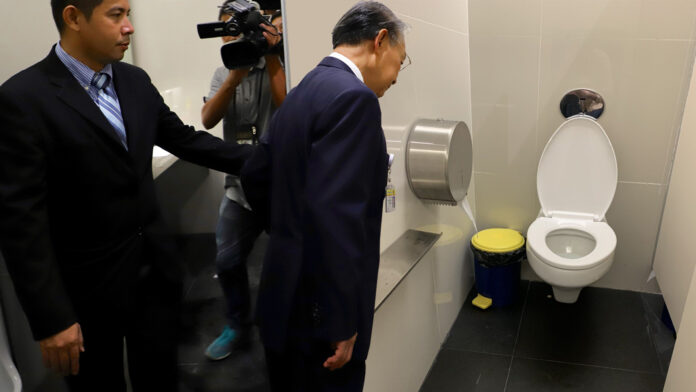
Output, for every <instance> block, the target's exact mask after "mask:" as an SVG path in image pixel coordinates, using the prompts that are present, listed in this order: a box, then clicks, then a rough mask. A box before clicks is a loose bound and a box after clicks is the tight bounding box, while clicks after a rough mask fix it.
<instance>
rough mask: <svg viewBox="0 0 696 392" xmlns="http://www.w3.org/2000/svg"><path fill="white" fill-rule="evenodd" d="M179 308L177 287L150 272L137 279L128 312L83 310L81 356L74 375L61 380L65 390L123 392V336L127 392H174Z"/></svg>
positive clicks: (176, 283)
mask: <svg viewBox="0 0 696 392" xmlns="http://www.w3.org/2000/svg"><path fill="white" fill-rule="evenodd" d="M180 306H181V285H180V283H179V282H172V281H171V280H169V279H167V278H165V277H164V276H163V275H162V274H160V273H158V272H157V271H155V270H150V271H149V273H147V274H146V275H144V276H140V277H139V280H138V282H137V284H136V288H135V296H134V297H133V301H132V302H131V305H130V306H129V307H128V309H126V310H124V311H123V312H103V311H100V310H95V311H93V312H87V311H84V312H83V313H84V316H81V317H80V327H81V329H82V334H83V339H84V347H85V352H83V353H81V355H80V372H79V374H78V375H77V376H68V377H66V382H67V384H68V387H69V389H70V391H72V392H87V391H89V392H94V391H99V392H111V391H114V392H116V391H118V392H123V391H125V390H126V382H125V377H124V366H123V365H124V360H123V352H124V347H123V341H124V337H125V341H126V352H127V358H128V373H129V376H130V380H131V384H132V387H133V391H134V392H140V391H176V390H177V388H178V381H179V380H178V370H177V341H178V332H179V311H180ZM114 313H117V314H114Z"/></svg>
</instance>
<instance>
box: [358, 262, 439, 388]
mask: <svg viewBox="0 0 696 392" xmlns="http://www.w3.org/2000/svg"><path fill="white" fill-rule="evenodd" d="M433 258H434V257H433V255H432V253H430V252H428V253H426V255H425V256H424V257H423V259H421V261H419V262H418V264H416V266H415V267H414V268H413V270H411V272H409V274H408V275H406V277H405V278H404V281H403V282H402V283H401V284H400V285H399V286H398V287H397V288H396V289H395V290H394V292H393V293H392V294H391V295H390V296H389V298H388V299H387V301H385V302H384V303H383V304H382V306H380V308H379V309H378V310H377V312H376V313H375V319H374V324H373V327H372V342H371V346H370V355H369V356H368V358H367V363H366V366H367V371H366V374H365V388H364V390H365V392H383V391H400V392H401V391H403V392H416V391H418V389H419V388H420V385H421V384H422V383H423V380H424V379H425V376H426V375H427V374H428V369H430V366H431V364H432V362H433V360H434V359H435V356H436V355H437V352H438V350H439V349H440V344H441V343H442V340H441V339H440V336H439V332H438V329H437V313H436V309H435V305H434V304H433V301H432V297H431V296H430V295H429V294H426V293H432V292H433V289H434V288H433V275H432V263H433Z"/></svg>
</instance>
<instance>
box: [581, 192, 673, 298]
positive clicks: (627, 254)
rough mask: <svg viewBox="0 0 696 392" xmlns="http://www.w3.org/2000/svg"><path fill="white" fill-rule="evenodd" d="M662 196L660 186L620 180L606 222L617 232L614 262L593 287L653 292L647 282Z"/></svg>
mask: <svg viewBox="0 0 696 392" xmlns="http://www.w3.org/2000/svg"><path fill="white" fill-rule="evenodd" d="M664 199H665V187H664V186H660V185H650V184H637V183H627V182H619V184H618V187H617V189H616V195H615V196H614V201H613V203H612V205H611V207H610V208H609V211H608V212H607V223H608V224H609V226H611V228H612V229H613V230H614V232H615V233H616V241H617V242H616V253H615V255H614V264H613V265H612V267H611V269H610V270H609V272H607V274H606V275H605V276H604V277H603V278H602V279H600V280H599V281H598V282H597V283H595V284H594V285H593V286H598V287H608V288H613V289H620V290H632V291H656V290H657V289H656V287H655V285H654V282H651V283H647V282H646V281H647V279H648V275H649V274H650V270H651V268H652V259H653V253H654V251H655V244H656V241H657V231H658V228H659V224H660V217H661V214H662V206H663V204H664Z"/></svg>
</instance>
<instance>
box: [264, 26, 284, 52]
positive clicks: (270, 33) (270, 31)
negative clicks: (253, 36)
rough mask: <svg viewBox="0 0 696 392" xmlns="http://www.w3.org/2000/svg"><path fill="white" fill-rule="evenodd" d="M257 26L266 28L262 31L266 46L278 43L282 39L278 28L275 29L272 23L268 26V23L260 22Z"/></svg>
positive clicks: (270, 46)
mask: <svg viewBox="0 0 696 392" xmlns="http://www.w3.org/2000/svg"><path fill="white" fill-rule="evenodd" d="M259 26H261V28H262V29H264V30H266V31H264V32H263V36H264V38H266V42H268V47H269V48H272V47H274V46H276V45H278V43H279V42H280V40H281V39H282V36H281V35H280V33H279V32H278V29H276V28H275V26H273V25H271V26H269V25H267V24H263V23H262V24H260V25H259Z"/></svg>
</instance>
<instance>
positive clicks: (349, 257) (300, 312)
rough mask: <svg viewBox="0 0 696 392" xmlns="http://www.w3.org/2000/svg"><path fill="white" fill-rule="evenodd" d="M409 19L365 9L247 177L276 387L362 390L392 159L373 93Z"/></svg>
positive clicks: (389, 79) (391, 78) (372, 6)
mask: <svg viewBox="0 0 696 392" xmlns="http://www.w3.org/2000/svg"><path fill="white" fill-rule="evenodd" d="M404 26H405V25H404V24H403V23H402V22H401V21H400V20H399V19H398V18H396V16H394V13H393V12H391V11H390V10H389V9H388V8H387V7H385V6H384V5H382V4H380V3H377V2H361V3H358V4H356V5H355V6H354V7H353V8H351V9H350V10H349V11H348V12H347V13H346V14H345V15H344V16H343V17H342V18H341V20H340V21H339V22H338V24H337V25H336V27H335V28H334V30H333V45H334V53H332V54H331V55H330V56H328V57H326V58H325V59H323V60H322V61H321V63H320V64H319V65H318V66H317V67H316V68H315V69H314V70H312V71H311V72H310V73H309V74H308V75H307V76H306V77H305V78H304V79H303V80H302V82H300V84H299V85H298V86H297V87H296V88H295V89H294V90H292V91H291V92H290V93H289V94H288V96H287V98H286V99H285V101H284V102H283V106H281V107H280V108H279V109H278V111H277V112H276V115H275V117H274V118H273V120H271V126H270V128H269V130H268V132H267V135H268V137H267V139H266V140H264V139H263V138H262V144H261V146H260V147H259V149H258V150H257V153H255V155H254V156H253V157H252V158H251V159H250V161H249V162H248V165H247V166H246V170H245V171H244V172H243V174H242V185H243V187H244V192H245V194H246V196H247V200H248V201H249V203H250V204H251V206H252V208H253V209H254V211H255V212H256V213H257V214H261V215H262V216H264V217H266V219H265V220H266V222H267V225H268V226H269V228H270V230H269V233H270V242H269V246H268V251H267V253H266V259H265V264H264V269H263V275H262V277H261V287H260V291H259V302H258V307H257V309H258V321H259V328H260V332H261V337H262V339H263V343H264V346H265V347H266V359H267V363H268V368H269V374H270V381H271V387H272V389H273V390H274V391H360V390H362V387H363V382H364V378H365V359H366V358H367V352H368V349H369V345H370V335H371V331H372V319H373V314H374V303H375V290H376V284H377V268H378V264H379V238H380V226H381V220H382V212H381V211H382V200H383V198H384V191H385V186H386V180H387V153H386V143H385V140H384V133H383V131H382V125H381V111H380V107H379V102H378V97H381V96H382V95H383V94H384V93H385V92H386V91H387V89H389V87H391V86H392V85H393V84H394V83H396V78H397V76H398V74H399V71H400V69H401V67H402V64H403V62H404V60H406V59H407V56H406V47H405V42H404V35H403V31H404Z"/></svg>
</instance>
